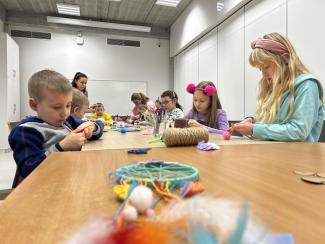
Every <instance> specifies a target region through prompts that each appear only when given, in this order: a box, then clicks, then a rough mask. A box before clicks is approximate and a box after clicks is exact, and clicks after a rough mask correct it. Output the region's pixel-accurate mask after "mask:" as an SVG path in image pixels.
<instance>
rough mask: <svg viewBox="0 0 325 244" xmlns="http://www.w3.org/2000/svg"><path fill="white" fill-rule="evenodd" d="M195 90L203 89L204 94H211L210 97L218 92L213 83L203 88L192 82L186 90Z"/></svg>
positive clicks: (192, 91) (191, 91)
mask: <svg viewBox="0 0 325 244" xmlns="http://www.w3.org/2000/svg"><path fill="white" fill-rule="evenodd" d="M195 90H200V91H203V92H204V94H205V95H207V96H209V97H212V96H214V94H216V92H217V89H216V88H215V87H214V86H212V85H207V86H206V87H205V88H202V87H197V86H196V85H195V84H193V83H190V84H188V85H187V87H186V91H187V92H188V93H191V94H193V93H194V92H195Z"/></svg>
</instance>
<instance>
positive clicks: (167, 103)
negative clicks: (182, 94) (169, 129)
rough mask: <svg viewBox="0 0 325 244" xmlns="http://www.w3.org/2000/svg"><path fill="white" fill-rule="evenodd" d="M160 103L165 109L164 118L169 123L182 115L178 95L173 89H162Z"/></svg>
mask: <svg viewBox="0 0 325 244" xmlns="http://www.w3.org/2000/svg"><path fill="white" fill-rule="evenodd" d="M160 97H161V103H162V105H163V107H164V108H165V109H166V119H167V122H168V123H169V124H170V123H172V122H174V121H175V119H180V118H183V117H184V112H183V108H182V106H181V105H180V104H179V103H178V96H177V94H176V92H174V91H170V90H168V91H164V92H163V93H162V94H161V96H160Z"/></svg>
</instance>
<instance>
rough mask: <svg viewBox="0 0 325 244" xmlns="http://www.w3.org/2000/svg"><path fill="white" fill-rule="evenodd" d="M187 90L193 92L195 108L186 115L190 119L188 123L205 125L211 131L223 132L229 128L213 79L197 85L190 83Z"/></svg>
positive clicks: (192, 125) (190, 124)
mask: <svg viewBox="0 0 325 244" xmlns="http://www.w3.org/2000/svg"><path fill="white" fill-rule="evenodd" d="M186 90H187V91H188V92H189V93H191V94H193V108H192V110H191V111H190V112H189V113H188V114H187V115H186V116H185V118H186V119H190V120H189V121H188V125H189V126H190V127H194V126H201V127H205V128H207V129H208V131H209V132H211V133H218V134H223V133H224V132H225V131H226V130H227V129H228V120H227V115H226V112H225V111H224V110H222V107H221V103H220V100H219V97H218V94H217V89H216V87H215V85H214V84H213V83H212V82H211V81H202V82H200V83H199V84H198V85H197V86H196V85H195V84H189V85H188V86H187V88H186Z"/></svg>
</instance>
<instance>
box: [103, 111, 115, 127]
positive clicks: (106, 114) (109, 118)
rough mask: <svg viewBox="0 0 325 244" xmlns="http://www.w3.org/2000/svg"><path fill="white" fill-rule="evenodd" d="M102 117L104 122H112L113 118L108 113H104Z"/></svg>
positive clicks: (110, 123)
mask: <svg viewBox="0 0 325 244" xmlns="http://www.w3.org/2000/svg"><path fill="white" fill-rule="evenodd" d="M104 119H105V124H107V125H112V124H113V118H112V116H110V115H109V114H108V113H104Z"/></svg>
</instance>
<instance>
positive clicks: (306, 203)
mask: <svg viewBox="0 0 325 244" xmlns="http://www.w3.org/2000/svg"><path fill="white" fill-rule="evenodd" d="M150 159H159V160H165V161H172V162H181V163H185V164H189V165H193V166H195V167H197V168H198V169H199V171H200V178H201V182H202V183H203V185H204V186H205V187H206V192H205V194H211V195H214V196H216V197H227V198H231V199H236V200H245V201H248V202H249V203H250V205H251V208H252V209H253V210H254V211H255V213H256V215H257V216H258V217H259V218H260V219H261V220H262V221H264V222H268V223H272V224H271V229H272V230H273V231H274V232H281V233H283V232H286V233H288V232H289V233H292V234H293V235H294V238H295V240H296V243H298V244H299V243H303V244H306V243H308V244H310V243H325V234H324V223H325V185H313V184H309V183H306V182H303V181H302V180H301V179H300V177H299V176H298V175H295V174H293V172H292V171H293V170H300V171H319V172H321V171H323V172H325V144H322V143H281V144H261V145H235V146H221V150H218V151H208V152H205V151H199V150H197V149H196V148H195V147H178V148H177V147H174V148H153V149H152V150H150V151H149V152H148V154H146V155H130V154H127V153H126V150H125V149H122V150H101V151H86V152H64V153H53V154H51V155H50V156H49V157H48V158H47V159H46V160H45V161H44V162H43V163H42V164H41V165H40V166H39V167H38V168H37V169H36V170H35V171H34V172H33V173H32V174H31V175H30V176H29V177H28V178H27V179H26V180H25V181H24V182H23V183H22V184H21V185H20V186H19V187H18V188H17V189H15V190H14V191H13V193H11V194H10V195H9V196H8V198H7V199H6V200H4V201H3V202H2V203H0V243H15V244H16V243H58V242H59V241H62V240H64V239H65V238H66V237H67V236H70V235H72V234H73V233H74V232H75V231H77V230H79V228H80V227H81V226H83V225H84V224H85V223H86V222H87V221H88V220H89V219H91V218H94V217H98V216H109V217H112V216H113V215H114V213H115V212H116V210H117V208H118V206H119V203H118V202H117V201H116V199H115V196H114V194H113V191H112V185H110V184H109V182H108V177H107V174H108V172H110V171H112V170H115V169H116V168H118V167H120V166H123V165H126V164H127V163H129V162H136V161H145V160H150Z"/></svg>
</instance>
